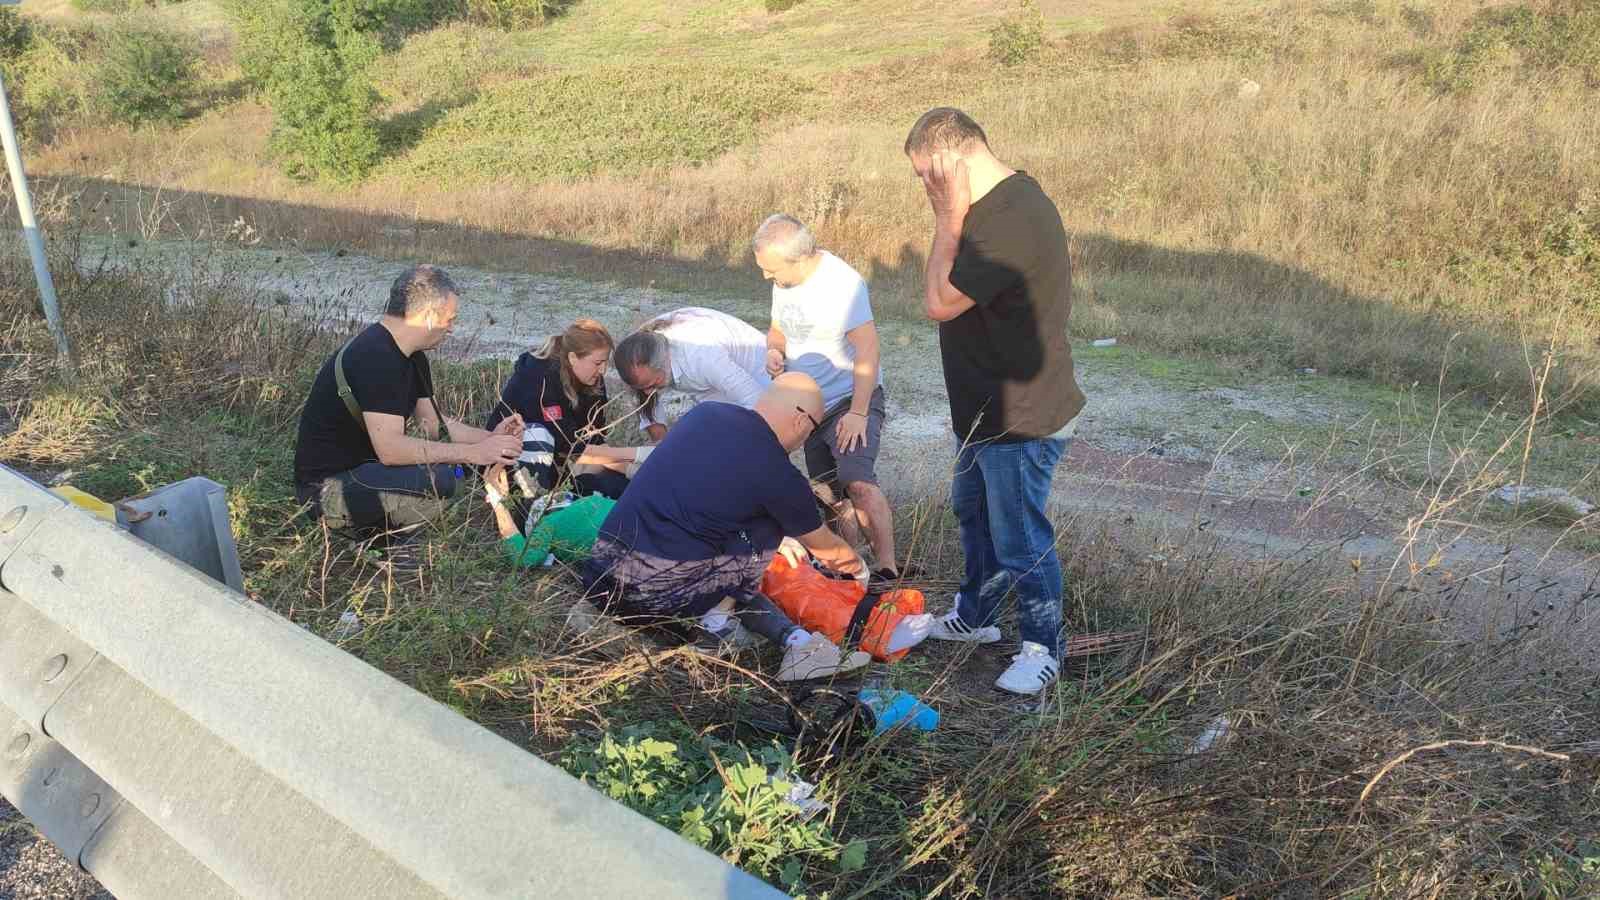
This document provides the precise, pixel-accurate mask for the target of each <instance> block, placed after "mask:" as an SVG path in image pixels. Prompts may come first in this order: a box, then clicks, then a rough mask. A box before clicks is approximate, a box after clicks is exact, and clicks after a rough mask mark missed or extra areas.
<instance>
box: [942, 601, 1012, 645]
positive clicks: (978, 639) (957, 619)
mask: <svg viewBox="0 0 1600 900" xmlns="http://www.w3.org/2000/svg"><path fill="white" fill-rule="evenodd" d="M928 637H930V638H933V639H934V640H936V641H959V642H961V643H963V644H992V643H994V642H995V641H998V640H1000V626H998V625H985V626H983V627H982V628H973V627H972V626H971V625H968V624H967V623H966V622H963V621H961V613H959V612H957V611H956V610H954V609H952V610H950V611H949V612H947V613H945V614H944V616H943V617H942V618H940V619H939V620H938V621H936V622H934V623H933V631H931V632H929V633H928Z"/></svg>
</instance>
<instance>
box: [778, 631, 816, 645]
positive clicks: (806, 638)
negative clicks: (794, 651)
mask: <svg viewBox="0 0 1600 900" xmlns="http://www.w3.org/2000/svg"><path fill="white" fill-rule="evenodd" d="M812 637H813V635H812V634H811V632H809V631H807V630H805V629H804V628H796V629H795V630H793V631H791V632H789V636H788V637H786V638H784V639H783V646H784V647H804V646H805V645H807V644H809V643H811V638H812Z"/></svg>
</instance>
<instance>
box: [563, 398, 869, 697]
mask: <svg viewBox="0 0 1600 900" xmlns="http://www.w3.org/2000/svg"><path fill="white" fill-rule="evenodd" d="M822 412H823V409H822V392H821V390H820V389H819V388H818V387H817V383H816V382H815V381H813V380H812V379H811V377H810V376H807V375H803V374H799V373H790V374H786V375H780V376H779V377H777V378H775V379H773V382H772V385H771V386H770V387H768V388H767V389H766V391H765V392H764V393H762V394H761V396H760V398H759V399H758V400H757V401H756V403H755V407H754V408H753V409H746V408H744V407H742V406H737V405H734V404H732V403H721V402H715V401H713V402H708V403H701V404H699V405H697V406H695V407H694V408H693V409H691V410H690V411H689V412H688V413H687V414H686V415H685V416H684V417H683V418H682V419H681V420H679V422H678V424H677V426H676V427H674V428H673V429H672V430H671V431H669V432H667V436H666V438H665V440H663V441H662V442H661V444H660V445H659V446H657V447H656V449H655V450H654V452H652V453H651V454H650V456H649V458H647V459H646V460H645V461H644V462H643V463H642V464H641V465H640V466H639V471H638V473H637V474H635V475H634V477H633V481H632V483H630V484H629V485H628V489H627V490H626V491H624V492H623V494H622V498H621V499H620V500H618V501H617V504H616V506H615V507H613V508H612V510H611V514H610V515H608V516H607V517H606V520H605V523H604V524H602V525H601V526H600V534H599V538H598V539H597V540H596V541H595V545H594V551H593V553H592V554H591V556H590V558H589V561H588V563H586V564H585V567H584V572H583V577H584V583H585V586H586V587H587V588H588V589H589V596H590V598H591V599H593V600H594V601H595V602H596V603H597V604H598V605H599V606H601V607H602V608H604V609H607V610H608V611H610V612H612V613H614V614H616V615H618V616H619V617H621V618H622V619H623V621H624V622H628V623H630V624H637V625H668V626H669V627H676V628H678V629H679V630H680V632H681V633H683V634H685V636H689V637H694V638H695V639H696V640H700V639H709V640H711V641H713V642H722V641H724V640H727V641H730V642H731V641H733V640H734V638H735V635H736V634H737V632H738V631H739V628H737V627H736V626H735V622H736V621H737V623H739V624H741V625H742V627H743V628H744V629H748V630H749V631H751V632H754V633H755V634H759V635H761V636H762V637H764V638H766V639H767V640H769V641H771V642H773V643H774V644H777V645H778V646H780V647H783V648H784V657H783V664H782V665H781V666H780V667H779V670H778V680H779V681H804V680H807V679H810V678H820V677H822V676H825V675H833V674H837V673H840V672H846V671H850V670H852V669H857V668H860V667H861V666H864V665H866V664H867V661H868V656H867V654H865V653H861V652H859V651H857V652H855V653H851V654H850V655H849V656H845V655H843V654H842V653H841V652H840V650H839V648H838V647H837V646H835V645H834V644H833V643H832V642H831V641H829V640H828V639H827V638H826V637H823V636H822V635H820V634H812V633H808V632H806V631H805V630H804V629H802V628H800V627H799V626H798V625H796V624H795V623H794V622H792V621H790V619H789V618H788V617H787V616H785V615H784V614H783V613H782V611H780V610H779V609H778V608H777V607H776V606H775V605H774V604H773V603H772V601H771V600H768V599H767V598H766V597H765V596H763V595H762V594H761V593H760V588H761V575H762V573H763V572H765V571H766V569H767V565H768V564H769V563H771V561H772V556H773V553H774V552H775V551H776V550H777V549H778V545H779V543H780V542H782V540H783V539H784V538H785V537H792V538H795V539H797V540H798V541H799V542H800V543H801V544H802V545H803V546H804V547H805V548H806V550H808V551H809V552H810V553H811V555H812V557H813V558H814V559H816V560H817V561H819V562H820V563H822V564H823V565H825V566H827V567H830V568H832V569H834V570H836V571H839V572H843V573H846V574H850V575H855V574H857V573H859V572H860V571H861V569H862V563H861V559H860V557H858V556H856V553H855V551H854V550H852V549H851V548H850V545H848V544H846V543H845V542H844V541H842V540H840V538H839V537H838V535H835V534H834V533H833V532H832V531H829V530H828V528H827V527H826V526H825V525H824V524H823V522H822V517H821V515H820V513H819V512H818V511H817V506H816V501H815V500H814V498H813V496H812V493H811V485H810V483H809V482H808V481H807V480H806V477H805V476H804V475H802V474H800V471H799V470H798V469H796V468H795V467H794V465H793V464H792V463H790V462H789V454H790V453H792V452H794V451H795V450H797V449H799V448H800V447H801V446H803V445H804V444H805V441H806V438H807V437H808V436H810V434H811V432H812V431H813V430H814V429H815V428H816V427H817V419H818V417H819V416H821V415H822Z"/></svg>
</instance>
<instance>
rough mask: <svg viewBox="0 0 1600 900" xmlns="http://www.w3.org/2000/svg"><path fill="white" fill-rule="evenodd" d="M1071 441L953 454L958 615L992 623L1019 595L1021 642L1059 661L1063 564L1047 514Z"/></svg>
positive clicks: (977, 622)
mask: <svg viewBox="0 0 1600 900" xmlns="http://www.w3.org/2000/svg"><path fill="white" fill-rule="evenodd" d="M1069 443H1071V439H1070V438H1068V439H1059V438H1036V439H1034V440H1030V441H1020V442H1018V443H1014V444H979V445H969V446H966V447H963V448H962V449H961V453H960V455H959V456H957V457H956V471H955V479H954V481H953V482H952V483H951V485H950V504H951V506H953V507H954V508H955V513H956V521H957V522H959V523H960V525H961V550H962V552H963V553H964V554H966V558H967V559H966V562H967V570H966V577H965V578H964V579H963V580H962V582H961V594H960V596H959V597H958V598H957V602H956V611H957V612H958V613H959V614H960V616H961V620H962V621H963V622H965V623H967V624H968V625H971V626H972V627H974V628H982V627H983V626H985V625H993V624H995V620H996V619H997V618H998V617H999V613H1000V604H1001V601H1003V600H1005V598H1006V596H1007V595H1008V594H1010V593H1011V592H1013V591H1015V592H1016V595H1017V618H1018V620H1019V621H1020V623H1021V625H1022V639H1023V640H1024V641H1032V642H1033V643H1035V644H1039V645H1041V646H1043V647H1044V648H1046V649H1047V650H1049V651H1050V654H1051V655H1052V656H1054V657H1055V658H1056V659H1058V660H1059V659H1060V658H1061V595H1062V586H1061V560H1060V558H1058V557H1057V556H1056V532H1055V526H1053V525H1052V524H1051V523H1050V519H1049V517H1047V516H1046V515H1045V511H1044V507H1045V501H1046V500H1047V499H1048V498H1049V497H1050V479H1051V476H1052V475H1054V473H1055V469H1056V463H1058V462H1060V461H1061V457H1062V456H1063V455H1065V454H1066V452H1067V445H1068V444H1069Z"/></svg>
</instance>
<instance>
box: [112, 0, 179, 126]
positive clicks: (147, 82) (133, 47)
mask: <svg viewBox="0 0 1600 900" xmlns="http://www.w3.org/2000/svg"><path fill="white" fill-rule="evenodd" d="M199 65H200V47H199V44H198V42H197V41H195V39H194V38H192V37H190V36H188V35H185V34H180V33H178V32H176V31H173V30H171V29H168V28H163V27H161V26H159V25H156V24H154V23H152V22H140V21H133V20H130V21H126V22H121V23H119V24H118V25H117V26H116V27H113V28H111V29H108V30H107V31H106V33H105V39H104V41H103V42H102V44H101V46H100V54H99V59H98V61H97V62H96V64H95V67H94V69H95V77H94V85H95V89H94V106H95V109H96V111H97V112H98V113H100V114H101V115H103V116H105V117H106V118H108V119H111V120H113V121H117V122H123V123H126V124H129V125H145V124H150V123H159V122H175V121H177V120H178V119H180V118H182V117H183V115H184V113H185V112H186V111H187V109H188V107H189V103H190V100H191V99H192V98H193V97H194V94H195V90H196V88H197V86H198V84H199V75H198V69H199Z"/></svg>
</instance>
